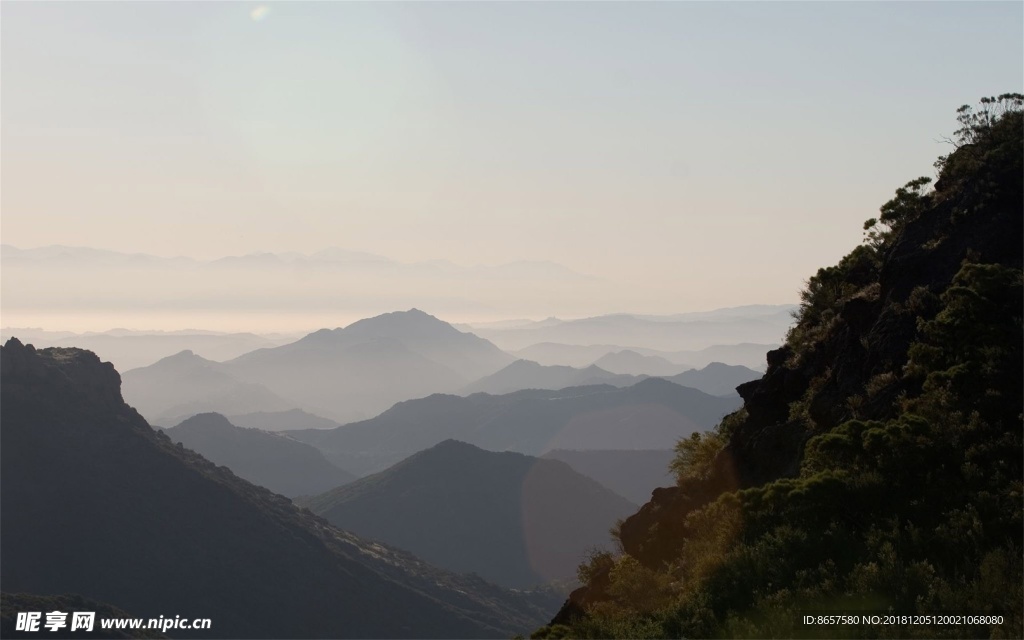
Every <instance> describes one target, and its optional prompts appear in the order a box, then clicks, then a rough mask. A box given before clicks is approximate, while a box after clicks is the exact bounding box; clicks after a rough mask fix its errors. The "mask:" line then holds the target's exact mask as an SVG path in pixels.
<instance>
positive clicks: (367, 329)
mask: <svg viewBox="0 0 1024 640" xmlns="http://www.w3.org/2000/svg"><path fill="white" fill-rule="evenodd" d="M341 332H342V333H344V334H346V335H351V336H359V337H367V338H442V337H449V336H456V335H460V334H461V333H462V332H461V331H459V330H458V329H456V328H455V327H453V326H452V325H450V324H448V323H447V322H445V321H443V320H439V319H438V318H436V317H434V316H432V315H430V314H429V313H426V312H424V311H421V310H419V309H416V308H413V309H409V310H408V311H393V312H391V313H384V314H381V315H379V316H374V317H372V318H366V319H364V320H359V321H357V322H353V323H352V324H350V325H348V326H347V327H345V328H344V329H341Z"/></svg>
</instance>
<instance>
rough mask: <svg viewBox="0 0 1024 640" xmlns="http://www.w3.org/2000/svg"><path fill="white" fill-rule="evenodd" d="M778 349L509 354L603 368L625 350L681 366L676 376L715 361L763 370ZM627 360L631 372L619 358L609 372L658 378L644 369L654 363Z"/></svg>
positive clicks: (534, 348) (553, 348) (565, 347)
mask: <svg viewBox="0 0 1024 640" xmlns="http://www.w3.org/2000/svg"><path fill="white" fill-rule="evenodd" d="M778 346H779V345H778V344H777V343H767V344H759V343H751V342H740V343H736V344H716V345H711V346H708V347H704V348H702V349H696V350H688V351H687V350H683V351H661V350H658V349H650V348H647V347H641V346H632V347H623V346H620V345H614V344H590V345H579V344H564V343H557V342H539V343H537V344H532V345H530V346H528V347H525V348H523V349H518V350H509V351H508V352H509V353H510V354H512V355H513V356H515V357H517V358H521V359H524V360H532V361H534V362H537V363H540V364H543V365H566V366H570V367H588V366H590V365H592V364H596V365H597V366H602V365H601V364H598V363H599V362H600V361H601V359H602V358H604V357H606V356H608V355H609V354H617V353H621V352H622V351H632V352H634V353H638V354H640V355H641V356H652V357H655V358H659V359H660V360H655V361H653V362H654V363H655V364H654V366H655V367H659V368H665V364H664V363H663V362H661V360H665V361H668V362H670V363H672V364H674V365H678V367H679V368H677V369H675V370H673V369H667V370H668V371H669V372H670V374H674V373H678V372H679V371H682V370H685V369H692V368H699V367H704V366H707V365H708V364H710V363H712V362H724V363H726V364H739V365H743V366H745V367H749V368H751V369H754V370H756V371H764V369H765V366H766V361H765V354H767V353H768V352H769V351H771V350H772V349H775V348H778ZM627 358H629V359H630V360H632V362H627V363H625V364H626V366H627V367H630V368H631V369H632V370H619V369H618V368H616V360H617V359H616V358H612V360H611V364H609V362H608V361H607V360H605V361H604V364H605V365H606V367H607V370H608V371H612V372H614V373H633V374H634V375H639V373H637V371H638V370H639V371H641V372H642V373H646V374H648V375H657V374H655V373H654V372H652V371H644V370H643V369H644V368H647V366H648V364H649V363H650V362H651V361H647V360H637V359H636V358H633V357H631V356H627ZM638 364H639V365H640V367H641V368H639V369H637V368H635V367H636V365H638ZM602 368H605V367H602Z"/></svg>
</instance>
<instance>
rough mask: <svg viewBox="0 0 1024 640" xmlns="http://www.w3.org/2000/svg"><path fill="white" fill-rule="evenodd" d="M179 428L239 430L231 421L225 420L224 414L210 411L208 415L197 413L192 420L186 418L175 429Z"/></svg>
mask: <svg viewBox="0 0 1024 640" xmlns="http://www.w3.org/2000/svg"><path fill="white" fill-rule="evenodd" d="M179 427H185V428H186V429H188V428H201V429H224V428H235V429H237V428H239V427H236V426H235V425H233V424H231V421H230V420H228V419H227V418H225V417H224V416H223V415H222V414H220V413H217V412H216V411H210V412H207V413H197V414H195V415H194V416H192V417H191V418H186V419H185V420H183V421H182V422H181V423H179V424H178V426H177V427H175V429H177V428H179Z"/></svg>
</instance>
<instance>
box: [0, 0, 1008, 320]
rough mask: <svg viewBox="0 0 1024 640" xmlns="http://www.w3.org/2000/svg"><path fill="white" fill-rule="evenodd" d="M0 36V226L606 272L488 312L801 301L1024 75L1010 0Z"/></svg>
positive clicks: (157, 21)
mask: <svg viewBox="0 0 1024 640" xmlns="http://www.w3.org/2000/svg"><path fill="white" fill-rule="evenodd" d="M0 36H2V37H0V170H2V172H0V181H2V189H0V239H2V241H3V243H5V244H9V245H14V246H16V247H19V248H22V249H26V248H34V247H41V246H47V245H55V244H59V245H70V246H86V247H94V248H100V249H108V250H115V251H123V252H141V253H149V254H154V255H158V256H165V257H170V256H187V257H192V258H196V259H203V260H210V259H215V258H218V257H222V256H229V255H242V254H248V253H252V252H300V253H305V254H310V253H313V252H316V251H320V250H322V249H325V248H328V247H342V248H345V249H350V250H357V251H366V252H372V253H375V254H380V255H383V256H387V257H388V258H390V259H392V260H396V261H399V262H403V263H417V262H423V261H432V260H447V261H450V262H453V263H455V264H457V265H462V266H465V267H467V268H469V267H475V266H476V265H499V264H503V263H509V262H518V261H552V262H555V263H558V264H560V265H564V266H565V267H567V268H568V269H571V270H573V271H575V272H578V273H580V274H585V275H587V276H590V277H592V278H593V279H594V281H595V282H603V283H606V285H605V286H602V285H593V286H588V287H586V288H585V291H584V292H583V293H580V294H579V295H577V296H576V297H575V298H573V297H572V296H571V295H561V294H559V295H552V294H551V292H550V291H548V292H545V291H543V288H544V287H543V284H541V285H539V286H533V287H532V289H533V290H534V291H535V293H536V295H535V296H533V297H531V293H530V291H525V292H524V291H522V290H518V291H516V292H514V293H515V295H511V294H512V293H513V292H510V297H509V300H515V301H516V304H515V305H511V306H509V307H500V305H499V306H495V305H490V306H488V307H487V309H488V310H489V312H488V313H486V314H482V315H489V316H493V317H499V316H504V317H522V316H532V317H545V316H548V315H574V314H575V315H581V314H593V313H601V312H622V311H632V312H638V313H678V312H684V311H697V310H703V309H711V308H716V307H726V306H734V305H742V304H754V303H789V302H793V301H795V300H796V299H797V292H798V291H799V289H800V288H801V286H802V284H803V282H804V281H805V280H806V278H807V277H809V276H810V275H812V274H813V273H814V272H815V271H816V270H817V269H818V268H819V267H822V266H827V265H830V264H834V263H835V262H836V261H837V260H838V259H839V258H840V257H842V256H843V255H844V254H846V253H847V252H849V251H850V250H851V249H852V248H853V247H854V246H855V245H856V244H857V243H858V242H860V241H861V237H862V230H861V226H862V223H863V221H864V220H865V219H867V218H870V217H873V216H874V215H875V214H876V212H877V210H878V207H879V206H880V205H881V204H882V203H884V202H885V201H886V200H888V199H889V198H890V197H891V196H892V194H893V192H894V190H895V189H896V188H897V187H899V186H901V185H903V184H904V183H905V182H907V181H909V180H911V179H913V178H915V177H917V176H920V175H928V176H933V175H934V170H933V168H932V163H933V162H934V161H935V159H936V157H937V156H939V155H941V154H944V153H948V152H949V151H950V149H951V147H950V146H949V145H948V144H946V143H943V142H942V141H941V139H942V138H943V136H950V135H951V134H952V132H953V131H954V130H955V129H956V128H957V125H956V122H955V111H956V108H957V107H959V106H960V105H961V104H965V103H976V101H977V99H978V98H980V97H982V96H988V95H997V94H1000V93H1004V92H1011V91H1017V92H1019V91H1022V84H1024V4H1022V3H1020V2H1002V3H986V2H966V3H959V2H909V3H898V2H886V3H870V2H855V3H840V2H814V3H810V2H802V3H781V2H756V3H741V2H701V3H698V2H650V3H640V2H600V3H599V2H555V3H528V2H514V3H513V2H505V3H497V2H476V3H462V2H460V3H456V2H424V3H398V2H394V3H385V2H374V3H356V2H344V3H342V2H287V3H262V4H261V3H247V2H230V3H227V2H225V3H218V2H203V3H198V2H165V3H162V2H110V3H107V2H77V3H61V2H12V1H7V2H3V3H2V5H0ZM22 274H23V271H18V273H16V274H13V275H12V270H10V269H6V270H5V271H4V276H3V277H4V282H3V289H5V290H7V291H16V290H18V289H19V286H20V285H24V286H25V287H27V286H28V284H29V282H28V280H26V281H25V282H24V283H20V282H19V283H13V282H12V280H11V278H12V277H15V276H17V277H19V278H20V277H22ZM30 275H31V274H30ZM25 277H28V276H25ZM505 286H509V285H508V284H507V283H505V282H503V281H500V280H498V281H495V282H494V283H492V286H491V289H492V291H491V293H493V294H495V295H496V296H497V297H501V294H502V291H503V290H502V287H505ZM522 288H523V287H520V289H522ZM528 288H529V287H528ZM2 293H3V292H2V291H0V294H2ZM270 293H272V292H270ZM341 293H344V291H342V292H341ZM268 295H269V294H268ZM584 295H585V299H584V297H583V296H584ZM396 297H398V296H388V297H387V300H386V302H381V303H380V304H379V305H378V306H380V307H381V308H380V309H379V311H380V312H383V311H388V310H392V309H390V308H384V307H385V306H386V305H390V306H393V307H394V308H405V307H407V306H412V305H403V304H402V301H401V300H396V299H395V298H396ZM16 303H18V300H17V299H15V300H13V301H12V296H7V295H2V296H0V304H2V305H3V306H4V307H5V308H4V309H3V312H4V314H5V315H7V316H8V318H5V319H4V320H3V322H4V324H5V325H10V324H11V323H10V322H9V321H8V319H10V318H12V317H13V316H14V315H17V314H21V316H18V319H19V320H20V319H26V320H28V319H31V313H28V315H25V314H26V313H27V311H26V309H24V308H21V307H17V304H16ZM33 304H35V303H33ZM364 306H365V307H366V310H368V311H372V310H373V309H374V305H373V304H367V305H364ZM512 307H515V308H512ZM37 311H39V313H40V314H42V310H40V309H37ZM93 311H94V312H97V309H93ZM362 311H363V309H360V312H362ZM517 311H518V312H517ZM353 313H354V312H353ZM12 314H13V315H12ZM454 315H456V316H459V315H460V314H459V313H457V312H454ZM461 315H462V316H464V317H461V318H460V317H453V318H451V319H453V320H464V319H467V317H465V316H469V315H473V314H472V313H470V312H466V313H463V314H461ZM478 315H481V314H478ZM40 317H42V316H41V315H40ZM115 320H116V318H115V319H112V320H111V322H115ZM150 321H151V322H152V323H155V324H160V322H158V321H157V320H154V319H152V318H151V319H150ZM140 322H143V321H141V320H140ZM163 324H167V323H163ZM171 324H173V323H171ZM122 326H123V325H122ZM54 328H57V327H54ZM162 328H174V327H172V326H169V325H168V326H163V327H162ZM281 328H282V329H283V328H287V327H281Z"/></svg>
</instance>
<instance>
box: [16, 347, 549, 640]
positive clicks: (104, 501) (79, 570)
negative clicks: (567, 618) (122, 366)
mask: <svg viewBox="0 0 1024 640" xmlns="http://www.w3.org/2000/svg"><path fill="white" fill-rule="evenodd" d="M0 425H2V430H0V436H2V446H0V477H2V480H0V491H2V496H0V526H2V531H0V555H2V557H3V564H2V565H0V588H2V590H3V591H6V592H27V593H39V594H53V593H78V594H81V595H82V596H84V597H88V598H92V599H95V600H98V601H101V602H108V603H110V604H111V605H113V606H116V607H119V608H122V609H124V610H125V611H129V612H131V615H134V616H139V617H146V618H149V617H157V616H159V615H161V614H174V615H181V616H183V617H185V616H188V617H204V618H210V619H212V620H213V628H212V631H204V632H202V633H193V634H189V633H187V632H182V631H179V632H178V633H179V635H181V636H189V635H191V636H193V637H195V636H196V635H198V636H199V637H206V638H208V637H225V638H232V637H234V638H314V637H325V638H335V637H361V638H365V637H403V638H404V637H414V636H431V637H474V638H475V637H508V636H509V635H511V634H514V633H516V632H521V631H522V630H523V629H524V628H528V627H529V625H530V622H531V621H532V620H536V619H537V618H538V617H539V616H543V615H544V604H545V602H547V600H546V599H545V598H544V597H542V596H539V595H529V594H517V593H511V592H508V591H505V590H503V589H500V588H498V587H495V586H492V585H490V584H488V583H486V582H483V581H482V580H479V579H476V578H473V577H463V576H456V575H453V574H450V573H446V572H443V571H440V570H437V569H434V568H433V567H431V566H429V565H427V564H424V563H423V562H421V561H420V560H418V559H416V558H414V557H413V556H410V555H408V554H406V553H404V552H398V551H395V550H393V549H390V548H387V547H384V546H382V545H379V544H371V543H368V542H366V541H364V540H362V539H360V538H357V537H356V536H354V535H352V534H350V533H347V532H343V531H340V530H338V529H335V528H333V527H331V526H330V525H329V524H328V523H327V522H326V521H324V520H322V519H320V518H318V517H316V516H314V515H313V514H311V513H310V512H308V511H304V510H301V509H299V508H298V507H296V506H294V505H293V504H292V503H291V502H290V501H289V500H288V499H287V498H284V497H282V496H278V495H275V494H273V493H271V492H270V491H269V490H267V489H264V488H262V487H257V486H255V485H252V484H250V483H248V482H246V481H244V480H242V479H240V478H238V477H237V476H236V475H234V474H233V473H232V472H231V471H230V470H228V469H227V468H225V467H218V466H217V465H215V464H213V463H211V462H209V461H208V460H206V459H205V458H203V457H202V456H200V455H199V454H197V453H194V452H192V451H190V450H188V449H186V448H183V447H180V446H177V445H175V444H173V443H172V442H171V440H170V439H169V438H168V437H167V436H166V435H164V434H163V433H160V432H155V431H154V430H153V429H151V428H150V427H149V425H147V424H146V422H145V421H144V420H143V419H142V417H141V416H140V415H139V414H138V413H136V412H135V411H134V410H133V409H132V408H131V407H129V406H127V405H125V404H124V402H123V401H122V400H121V397H120V392H119V376H118V374H117V372H116V371H115V370H114V368H113V367H112V366H111V365H110V364H106V363H101V362H100V361H99V359H98V358H97V357H96V356H95V355H94V354H92V353H90V352H87V351H81V350H78V349H44V350H40V351H37V350H35V349H34V348H33V347H31V346H24V345H22V344H21V343H20V342H18V341H17V340H14V339H12V340H10V341H8V343H7V344H6V345H5V346H4V347H2V348H0Z"/></svg>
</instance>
